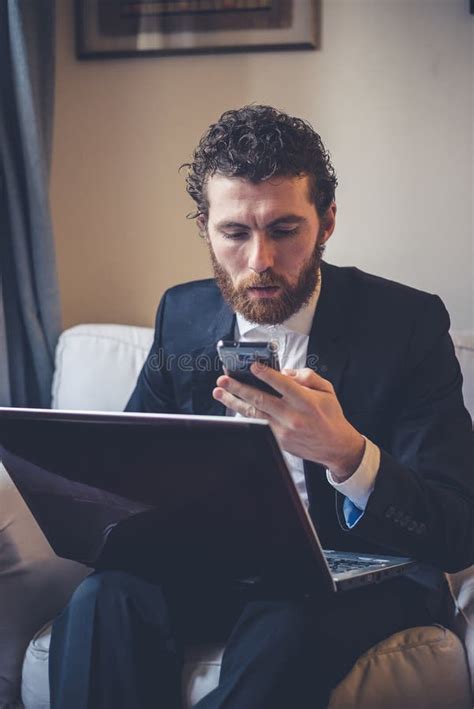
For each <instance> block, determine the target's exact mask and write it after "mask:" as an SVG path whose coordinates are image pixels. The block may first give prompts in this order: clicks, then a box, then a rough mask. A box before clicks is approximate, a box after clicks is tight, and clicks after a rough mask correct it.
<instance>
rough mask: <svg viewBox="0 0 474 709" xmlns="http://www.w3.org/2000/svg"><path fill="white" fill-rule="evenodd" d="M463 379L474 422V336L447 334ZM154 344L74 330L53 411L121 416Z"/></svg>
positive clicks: (114, 332) (59, 367)
mask: <svg viewBox="0 0 474 709" xmlns="http://www.w3.org/2000/svg"><path fill="white" fill-rule="evenodd" d="M451 335H452V337H453V341H454V344H455V347H456V353H457V356H458V359H459V362H460V364H461V370H462V372H463V376H464V384H463V393H464V400H465V402H466V406H467V408H468V410H469V412H470V414H471V417H472V418H474V333H472V332H471V333H469V332H453V333H451ZM152 341H153V330H152V329H151V328H147V327H135V326H133V325H76V326H75V327H71V328H70V329H69V330H65V331H64V332H63V334H62V335H61V337H60V338H59V342H58V346H57V348H56V368H55V374H54V381H53V390H52V406H53V408H55V409H89V410H96V411H123V409H124V407H125V405H126V403H127V401H128V399H129V396H130V394H131V393H132V390H133V388H134V386H135V382H136V380H137V377H138V374H139V372H140V369H141V367H142V365H143V362H144V361H145V358H146V356H147V354H148V351H149V349H150V347H151V343H152Z"/></svg>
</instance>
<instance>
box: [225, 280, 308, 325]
mask: <svg viewBox="0 0 474 709" xmlns="http://www.w3.org/2000/svg"><path fill="white" fill-rule="evenodd" d="M320 293H321V271H319V278H318V284H317V286H316V288H315V289H314V292H313V295H312V296H311V300H310V301H309V303H307V304H306V305H304V306H303V307H302V308H301V309H300V310H298V312H297V313H295V314H294V315H292V316H291V317H290V318H288V320H285V321H284V322H282V323H280V324H279V325H258V324H257V323H253V322H250V321H249V320H246V319H245V318H244V316H243V315H241V314H240V313H237V315H236V318H237V327H238V329H239V334H240V337H245V336H246V335H248V334H249V333H250V332H252V331H254V330H262V331H264V330H268V329H269V328H271V329H272V330H289V331H290V332H296V333H298V334H299V335H306V336H309V333H310V331H311V325H312V323H313V318H314V314H315V312H316V306H317V304H318V300H319V294H320Z"/></svg>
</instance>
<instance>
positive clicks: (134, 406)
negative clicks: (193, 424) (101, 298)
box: [125, 293, 176, 413]
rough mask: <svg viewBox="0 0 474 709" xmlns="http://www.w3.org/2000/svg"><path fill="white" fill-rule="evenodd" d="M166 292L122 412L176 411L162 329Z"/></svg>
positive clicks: (165, 309)
mask: <svg viewBox="0 0 474 709" xmlns="http://www.w3.org/2000/svg"><path fill="white" fill-rule="evenodd" d="M166 301H167V293H165V294H164V295H163V298H162V299H161V302H160V305H159V307H158V311H157V314H156V321H155V337H154V340H153V344H152V346H151V349H150V352H149V353H148V356H147V358H146V360H145V363H144V365H143V367H142V370H141V372H140V374H139V376H138V380H137V383H136V386H135V389H134V390H133V392H132V395H131V397H130V399H129V401H128V404H127V406H126V407H125V411H137V412H142V413H175V412H176V405H175V401H174V395H173V383H172V379H171V374H170V371H169V367H167V361H168V357H167V354H166V352H165V348H164V345H163V329H164V322H165V317H166V315H167V314H168V313H167V302H166Z"/></svg>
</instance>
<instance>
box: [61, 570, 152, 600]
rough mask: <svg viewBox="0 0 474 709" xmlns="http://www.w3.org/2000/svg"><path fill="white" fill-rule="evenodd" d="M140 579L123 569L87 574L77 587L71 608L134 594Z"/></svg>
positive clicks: (72, 597)
mask: <svg viewBox="0 0 474 709" xmlns="http://www.w3.org/2000/svg"><path fill="white" fill-rule="evenodd" d="M139 583H140V580H139V579H137V578H135V577H134V576H132V575H131V574H127V573H125V572H123V571H96V572H95V573H93V574H91V575H90V576H87V578H85V579H84V580H83V581H82V583H81V584H80V585H79V586H78V587H77V588H76V590H75V591H74V593H73V595H72V596H71V600H70V601H69V607H70V608H76V607H84V606H89V605H90V604H94V605H95V604H96V603H97V602H98V601H102V600H103V601H105V602H109V601H111V600H112V599H114V598H120V597H123V596H128V595H130V594H133V592H134V591H135V590H136V588H137V587H138V585H139Z"/></svg>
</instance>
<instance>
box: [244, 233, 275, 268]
mask: <svg viewBox="0 0 474 709" xmlns="http://www.w3.org/2000/svg"><path fill="white" fill-rule="evenodd" d="M274 262H275V245H274V244H273V243H272V241H271V240H270V239H269V238H268V237H267V236H265V235H256V236H254V238H253V239H252V243H251V247H250V254H249V261H248V266H249V268H250V269H251V270H252V271H255V273H263V272H264V271H267V270H268V269H269V268H273V266H274Z"/></svg>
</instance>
